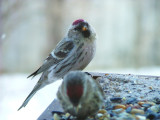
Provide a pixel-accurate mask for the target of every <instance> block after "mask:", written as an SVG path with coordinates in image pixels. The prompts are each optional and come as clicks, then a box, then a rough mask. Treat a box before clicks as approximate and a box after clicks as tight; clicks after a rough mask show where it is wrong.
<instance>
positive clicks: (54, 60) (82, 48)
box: [18, 19, 96, 110]
mask: <svg viewBox="0 0 160 120" xmlns="http://www.w3.org/2000/svg"><path fill="white" fill-rule="evenodd" d="M95 40H96V33H95V31H94V30H93V28H92V27H91V26H90V25H89V24H88V23H87V22H86V21H84V20H83V19H78V20H76V21H74V22H73V23H72V25H71V27H70V28H69V30H68V33H67V34H66V36H65V37H64V39H62V40H61V41H60V42H59V43H58V44H57V46H56V48H55V49H54V50H53V51H52V52H51V53H50V54H49V56H48V57H47V58H46V60H45V61H44V63H43V65H42V66H41V67H40V68H39V69H38V70H37V71H35V72H34V73H32V74H31V75H30V76H28V77H31V76H33V77H34V76H36V75H38V74H39V73H42V75H41V77H40V79H39V81H38V82H37V84H36V85H35V87H34V88H33V90H32V91H31V93H30V94H29V95H28V97H27V98H26V99H25V101H24V102H23V104H22V105H21V106H20V108H19V109H18V110H20V109H21V108H22V107H25V106H26V105H27V103H28V102H29V100H30V99H31V98H32V97H33V95H34V94H35V93H36V92H37V91H38V90H40V89H41V88H43V87H44V86H46V85H48V84H50V83H53V82H54V81H56V80H58V79H61V78H62V77H64V75H66V74H67V73H68V72H69V71H73V70H83V69H84V68H85V67H86V66H87V65H88V64H89V63H90V61H91V60H92V59H93V57H94V54H95V50H96V46H95Z"/></svg>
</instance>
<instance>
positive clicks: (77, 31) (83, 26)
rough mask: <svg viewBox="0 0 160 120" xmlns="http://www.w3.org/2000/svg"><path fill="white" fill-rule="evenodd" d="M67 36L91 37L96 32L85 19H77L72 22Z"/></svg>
mask: <svg viewBox="0 0 160 120" xmlns="http://www.w3.org/2000/svg"><path fill="white" fill-rule="evenodd" d="M68 36H69V37H76V38H77V37H78V38H91V37H95V36H96V34H95V32H94V30H93V28H92V27H91V26H90V25H89V24H88V23H87V22H86V21H85V20H83V19H78V20H75V21H74V22H73V23H72V25H71V27H70V29H69V32H68Z"/></svg>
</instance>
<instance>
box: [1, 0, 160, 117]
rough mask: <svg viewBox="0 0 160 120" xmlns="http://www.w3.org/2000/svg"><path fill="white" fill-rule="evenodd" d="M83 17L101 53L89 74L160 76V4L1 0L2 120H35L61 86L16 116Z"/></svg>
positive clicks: (114, 0)
mask: <svg viewBox="0 0 160 120" xmlns="http://www.w3.org/2000/svg"><path fill="white" fill-rule="evenodd" d="M79 18H83V19H85V20H86V21H88V22H89V23H90V24H91V25H92V26H93V27H94V28H95V30H96V32H97V35H98V39H97V51H96V55H95V57H94V59H93V61H92V62H91V63H90V64H89V66H88V67H87V68H86V69H85V71H96V72H111V73H114V72H116V73H131V74H147V75H160V1H159V0H119V1H117V0H0V98H1V99H0V115H1V116H0V118H2V119H3V120H10V119H13V120H21V119H23V120H25V119H30V120H35V119H36V118H37V117H38V116H39V115H40V114H41V113H42V112H43V111H44V110H45V108H46V107H47V106H48V105H49V104H50V103H51V101H52V100H53V99H54V98H55V97H56V91H57V88H58V86H59V85H60V83H61V81H57V82H56V83H53V84H52V85H49V86H48V87H47V88H44V89H43V90H41V91H39V92H38V93H37V94H36V95H35V96H34V97H33V98H32V100H31V101H30V102H29V104H28V105H27V106H26V107H25V108H24V109H22V110H21V111H18V112H17V109H18V107H19V106H20V105H21V103H22V102H23V100H24V99H25V97H27V95H28V94H29V92H30V91H31V90H32V88H33V86H34V85H35V83H36V82H37V80H38V79H39V77H40V76H38V77H35V78H34V79H33V80H30V79H27V78H26V77H27V76H28V75H29V74H30V73H32V72H34V71H35V70H36V69H37V68H38V67H40V65H41V64H42V63H43V60H44V59H45V58H46V57H47V56H48V55H49V53H50V52H51V51H52V49H53V48H55V46H56V44H57V43H58V42H59V41H60V40H61V39H62V38H63V37H64V35H65V34H66V32H67V30H68V27H69V26H70V24H71V23H72V22H73V21H74V20H76V19H79Z"/></svg>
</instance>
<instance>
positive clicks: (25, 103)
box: [18, 83, 42, 111]
mask: <svg viewBox="0 0 160 120" xmlns="http://www.w3.org/2000/svg"><path fill="white" fill-rule="evenodd" d="M41 88H42V85H41V84H38V83H37V85H36V86H35V87H34V88H33V90H32V91H31V93H30V94H29V95H28V96H27V98H26V99H25V101H24V102H23V104H22V105H21V106H20V107H19V109H18V111H19V110H20V109H21V108H22V107H25V106H26V105H27V104H28V102H29V101H30V99H31V98H32V97H33V96H34V94H35V93H36V92H37V91H38V90H39V89H41Z"/></svg>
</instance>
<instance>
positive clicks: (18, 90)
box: [0, 67, 160, 120]
mask: <svg viewBox="0 0 160 120" xmlns="http://www.w3.org/2000/svg"><path fill="white" fill-rule="evenodd" d="M95 71H96V72H103V73H104V72H105V73H126V74H129V73H131V74H143V75H157V76H160V68H156V67H153V68H141V69H116V70H114V69H110V70H95ZM28 75H29V74H22V73H19V74H3V75H0V98H1V99H0V115H1V116H0V118H1V120H36V119H37V118H38V117H39V116H40V115H41V113H42V112H43V111H44V110H45V109H46V108H47V107H48V105H49V104H50V103H51V102H52V101H53V100H54V99H55V98H56V92H57V90H58V87H59V86H60V84H61V82H62V80H58V81H56V82H55V83H52V84H51V85H48V86H46V87H45V88H43V89H41V90H40V91H38V92H37V93H36V94H35V95H34V96H33V98H32V99H31V101H30V102H29V103H28V105H27V106H26V107H25V108H22V109H21V110H20V111H17V109H18V108H19V107H20V105H21V104H22V103H23V101H24V100H25V98H26V97H27V95H28V94H29V93H30V91H31V90H32V88H33V87H34V85H35V84H36V82H37V81H38V79H39V77H40V76H37V77H35V78H33V79H27V76H28Z"/></svg>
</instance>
